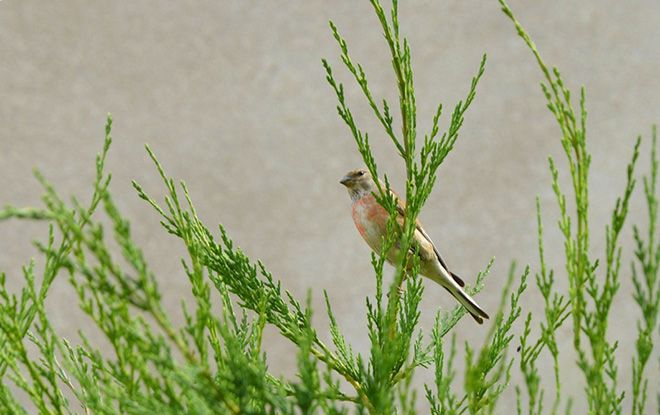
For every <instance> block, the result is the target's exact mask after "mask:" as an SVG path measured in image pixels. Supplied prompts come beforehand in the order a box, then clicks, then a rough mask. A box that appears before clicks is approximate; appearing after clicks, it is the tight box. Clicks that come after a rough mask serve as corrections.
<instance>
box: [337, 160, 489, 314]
mask: <svg viewBox="0 0 660 415" xmlns="http://www.w3.org/2000/svg"><path fill="white" fill-rule="evenodd" d="M340 183H341V184H343V185H344V186H346V188H347V189H348V194H349V195H350V197H351V200H352V201H353V205H352V214H353V221H354V222H355V226H356V227H357V229H358V232H360V235H361V236H362V238H363V239H364V240H365V241H366V242H367V244H368V245H369V247H371V249H372V250H373V251H374V252H376V253H380V250H381V244H382V238H383V236H384V235H385V233H386V226H387V220H388V218H389V214H388V212H387V210H386V209H385V208H384V207H382V206H381V205H380V204H379V203H378V201H377V200H376V198H375V197H374V192H378V188H377V187H376V183H375V182H374V180H373V178H372V177H371V174H369V171H367V170H364V169H356V170H351V171H349V172H348V173H347V174H346V176H344V178H343V179H342V180H341V181H340ZM382 187H383V188H384V187H385V186H384V185H383V186H382ZM393 193H394V192H393ZM394 195H395V196H396V194H394ZM405 209H406V204H405V202H404V201H403V200H401V199H400V198H398V197H397V211H398V213H399V215H398V216H397V222H399V224H400V225H403V221H404V216H405ZM413 244H414V249H413V250H412V251H413V252H414V253H416V254H417V255H419V257H420V274H422V275H423V276H425V277H427V278H429V279H431V280H433V281H435V282H437V283H438V284H440V285H441V286H442V287H443V288H445V289H446V290H447V291H449V293H450V294H451V295H452V296H454V298H456V300H457V301H458V302H459V303H461V304H462V305H463V306H464V307H465V308H466V310H467V311H468V312H469V313H470V315H471V316H472V318H474V319H475V320H476V321H477V323H479V324H481V323H483V319H485V318H486V319H487V318H488V314H486V312H485V311H483V310H482V309H481V307H479V305H478V304H477V303H476V302H475V301H474V300H473V299H472V297H470V296H469V295H468V294H467V293H466V292H465V291H464V290H463V287H464V286H465V283H464V282H463V280H461V279H460V278H459V277H458V276H457V275H456V274H454V273H452V272H451V271H449V268H448V267H447V263H446V262H445V261H444V260H443V259H442V257H441V256H440V253H439V252H438V249H437V248H436V246H435V244H434V243H433V241H432V240H431V238H430V237H429V235H428V234H427V233H426V231H425V230H424V228H423V227H422V224H421V222H420V221H419V220H417V225H416V229H415V233H414V236H413ZM398 252H399V251H398V248H397V246H396V245H395V246H394V247H392V248H391V249H390V251H389V252H388V253H387V261H388V262H389V263H393V262H394V261H395V259H396V257H397V254H398Z"/></svg>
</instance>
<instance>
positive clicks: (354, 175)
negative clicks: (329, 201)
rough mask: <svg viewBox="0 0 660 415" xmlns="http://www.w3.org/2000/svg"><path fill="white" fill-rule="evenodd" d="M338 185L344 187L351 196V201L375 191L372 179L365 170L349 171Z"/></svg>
mask: <svg viewBox="0 0 660 415" xmlns="http://www.w3.org/2000/svg"><path fill="white" fill-rule="evenodd" d="M339 183H341V184H343V185H344V186H346V189H347V190H348V194H349V195H350V196H351V199H353V200H357V199H360V198H361V197H363V196H366V195H370V194H371V192H373V191H375V189H376V184H375V183H374V179H373V178H372V177H371V174H370V173H369V170H366V169H356V170H351V171H349V172H348V173H346V175H345V176H344V178H343V179H341V180H340V181H339Z"/></svg>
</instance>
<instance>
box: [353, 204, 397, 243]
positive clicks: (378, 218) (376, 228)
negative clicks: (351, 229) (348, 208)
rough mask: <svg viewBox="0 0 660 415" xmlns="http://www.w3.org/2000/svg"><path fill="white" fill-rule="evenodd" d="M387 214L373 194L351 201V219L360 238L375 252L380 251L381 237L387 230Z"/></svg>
mask: <svg viewBox="0 0 660 415" xmlns="http://www.w3.org/2000/svg"><path fill="white" fill-rule="evenodd" d="M388 219H389V214H388V213H387V210H385V209H384V208H383V207H382V206H381V205H380V204H379V203H378V202H377V201H376V198H375V197H374V195H371V194H370V195H367V196H364V197H362V198H360V199H358V200H356V201H355V202H353V221H354V222H355V226H356V227H357V230H358V232H360V235H361V236H362V238H363V239H364V240H365V241H366V242H367V244H368V245H369V247H371V249H373V250H374V251H375V252H377V253H380V248H381V244H382V238H383V236H385V234H386V231H387V220H388Z"/></svg>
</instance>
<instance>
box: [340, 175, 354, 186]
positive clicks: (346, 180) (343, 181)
mask: <svg viewBox="0 0 660 415" xmlns="http://www.w3.org/2000/svg"><path fill="white" fill-rule="evenodd" d="M349 181H351V178H350V177H348V176H344V178H343V179H341V180H340V181H339V183H341V184H343V185H344V186H348V182H349Z"/></svg>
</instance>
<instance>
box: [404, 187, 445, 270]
mask: <svg viewBox="0 0 660 415" xmlns="http://www.w3.org/2000/svg"><path fill="white" fill-rule="evenodd" d="M395 196H396V195H395ZM396 201H397V203H396V210H397V212H398V213H399V222H400V223H401V225H403V218H404V217H405V215H406V202H404V201H403V200H401V199H400V198H398V197H397V199H396ZM415 242H416V243H417V245H418V248H419V249H420V254H421V255H422V258H425V259H429V258H431V257H433V256H435V257H436V258H437V259H438V261H440V265H442V266H443V267H444V269H446V270H447V271H449V268H448V267H447V264H446V263H445V261H444V260H443V259H442V257H441V256H440V253H439V252H438V249H437V248H436V247H435V244H434V243H433V241H432V240H431V237H430V236H429V235H428V234H427V233H426V231H425V230H424V228H423V227H422V223H421V222H420V221H419V219H417V221H416V223H415Z"/></svg>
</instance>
